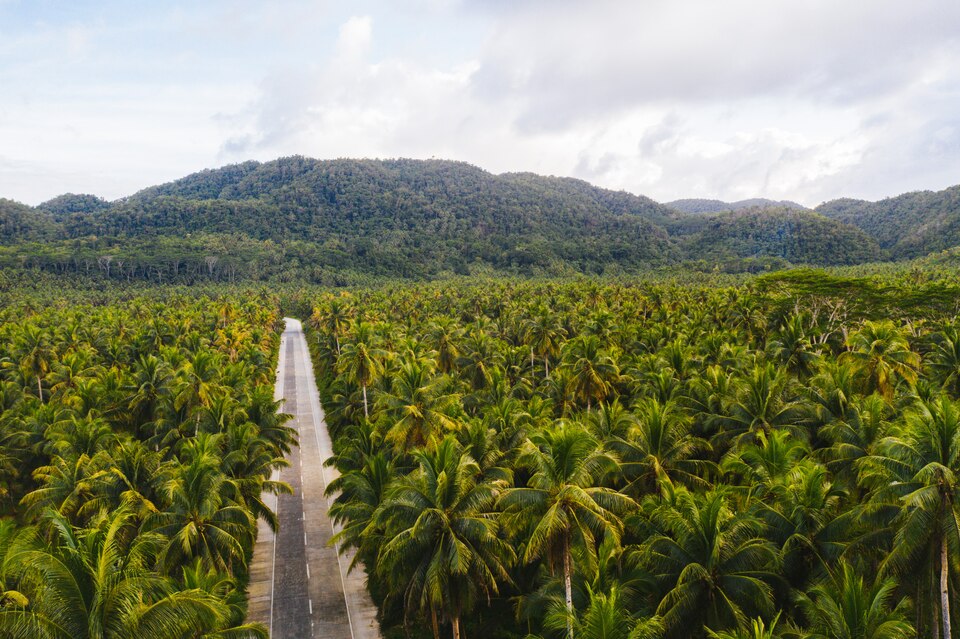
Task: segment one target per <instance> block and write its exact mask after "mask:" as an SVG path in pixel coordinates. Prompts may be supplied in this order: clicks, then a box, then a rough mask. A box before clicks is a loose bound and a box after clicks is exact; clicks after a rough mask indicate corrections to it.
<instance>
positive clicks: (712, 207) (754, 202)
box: [664, 197, 807, 214]
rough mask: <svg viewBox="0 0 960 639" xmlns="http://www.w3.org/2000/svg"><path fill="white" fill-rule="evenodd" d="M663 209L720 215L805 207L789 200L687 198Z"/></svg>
mask: <svg viewBox="0 0 960 639" xmlns="http://www.w3.org/2000/svg"><path fill="white" fill-rule="evenodd" d="M664 206H665V207H667V208H669V209H673V210H674V211H679V212H681V213H689V214H702V213H722V212H724V211H740V210H742V209H750V208H779V209H806V208H807V207H805V206H803V205H801V204H797V203H796V202H791V201H790V200H780V201H777V200H768V199H766V198H761V197H757V198H751V199H749V200H740V201H739V202H724V201H722V200H703V199H697V198H688V199H683V200H674V201H673V202H667V203H666V204H664Z"/></svg>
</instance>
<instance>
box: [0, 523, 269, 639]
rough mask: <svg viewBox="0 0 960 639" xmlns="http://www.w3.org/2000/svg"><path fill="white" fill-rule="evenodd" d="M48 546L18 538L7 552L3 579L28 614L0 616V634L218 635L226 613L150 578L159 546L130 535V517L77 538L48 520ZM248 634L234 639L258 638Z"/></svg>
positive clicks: (211, 601)
mask: <svg viewBox="0 0 960 639" xmlns="http://www.w3.org/2000/svg"><path fill="white" fill-rule="evenodd" d="M47 528H48V529H49V530H51V531H52V532H53V539H52V540H51V543H50V544H49V545H48V544H47V543H45V542H44V541H43V538H42V537H41V536H40V535H39V533H38V531H37V530H36V529H32V528H28V529H26V530H24V531H23V532H22V533H21V534H20V535H19V536H18V538H17V539H16V540H15V541H14V544H13V546H12V547H11V548H10V550H8V552H7V556H6V560H5V562H4V573H5V574H7V575H10V576H12V577H13V578H14V579H16V580H17V581H18V583H19V584H20V589H21V590H22V591H23V592H25V593H26V594H27V600H28V601H29V603H28V605H27V606H17V607H5V608H3V609H0V634H3V635H4V636H8V637H23V638H24V639H26V638H28V637H29V638H32V639H122V638H125V637H143V638H144V639H148V638H152V637H156V638H158V639H159V638H163V639H168V638H169V637H180V636H197V635H203V634H204V633H206V632H211V631H216V630H218V629H219V627H220V626H221V625H222V624H223V622H224V620H225V617H226V609H225V607H224V605H223V604H222V603H221V602H220V601H219V600H218V599H217V598H215V597H213V596H210V595H209V594H207V593H204V592H202V591H200V590H177V589H176V588H175V585H174V584H173V582H171V581H170V580H168V579H166V578H164V577H161V576H159V575H157V574H156V573H153V572H151V571H150V566H151V565H152V564H153V561H154V558H155V553H156V549H157V547H158V546H159V543H160V541H161V540H160V538H159V537H158V536H157V535H155V534H151V533H143V532H138V531H136V530H135V529H133V528H132V527H131V518H130V514H129V513H128V512H126V511H124V510H120V511H117V512H114V513H110V514H104V515H102V517H101V519H100V520H99V521H98V522H95V526H94V527H92V528H89V529H83V530H79V531H78V530H75V529H73V528H72V527H71V526H70V524H69V522H67V521H66V520H65V519H64V518H62V517H61V516H59V515H51V519H50V521H49V523H48V525H47ZM256 630H258V631H259V632H251V633H248V634H246V635H240V636H251V637H252V636H263V633H262V628H257V629H256Z"/></svg>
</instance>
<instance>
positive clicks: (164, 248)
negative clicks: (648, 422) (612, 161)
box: [0, 156, 960, 279]
mask: <svg viewBox="0 0 960 639" xmlns="http://www.w3.org/2000/svg"><path fill="white" fill-rule="evenodd" d="M691 201H698V202H702V201H699V200H691ZM5 202H7V203H6V204H4V205H3V206H0V228H3V229H10V232H9V233H7V234H6V237H5V241H4V242H3V244H6V245H7V248H6V249H5V252H3V253H0V265H6V266H10V265H13V264H17V263H19V264H32V265H34V266H37V267H40V268H56V269H69V268H77V269H79V268H81V267H80V266H78V265H79V264H81V263H85V264H88V265H89V263H90V262H91V261H93V262H98V261H99V260H100V258H101V257H103V256H104V255H105V252H109V253H110V254H111V255H113V254H118V255H119V254H122V255H123V256H124V259H123V260H122V261H123V263H124V264H125V268H128V269H132V270H133V275H131V276H132V277H139V276H142V274H143V273H156V274H157V275H156V277H158V278H162V277H163V275H162V274H161V273H164V272H168V273H169V274H172V275H173V276H175V277H176V276H179V275H180V274H181V270H180V269H179V266H178V265H179V263H180V262H182V261H186V262H190V263H195V264H198V265H207V271H208V275H213V274H214V272H215V270H216V268H222V267H223V265H225V264H233V265H234V266H233V268H234V271H233V273H237V272H239V273H241V276H243V273H244V272H248V271H249V272H253V273H255V274H257V275H256V277H261V276H263V275H262V274H263V273H273V274H276V273H279V272H284V269H285V268H286V267H284V266H281V265H280V263H281V262H283V261H288V262H292V263H293V266H291V267H290V269H292V271H293V272H294V274H291V275H288V276H287V277H299V278H302V277H306V278H308V279H310V278H313V279H317V277H320V275H318V274H324V276H326V274H329V273H335V272H337V271H338V269H340V270H351V271H356V272H364V273H372V274H379V275H386V276H389V275H399V276H402V277H433V276H436V275H438V274H440V273H443V272H455V273H466V272H470V271H471V270H475V269H476V268H486V267H489V268H493V269H496V270H508V271H513V272H520V273H534V272H548V273H564V272H570V273H572V272H580V273H600V272H606V271H610V270H611V269H612V270H614V271H623V272H639V271H642V270H644V269H647V268H652V267H662V266H669V265H677V264H681V263H683V264H694V265H695V268H718V267H719V268H729V269H742V268H749V269H756V268H760V269H766V268H779V267H781V266H784V265H789V264H810V265H837V264H858V263H863V262H867V261H876V260H879V259H885V258H889V257H890V256H891V255H892V253H891V251H890V250H889V248H888V247H887V246H885V245H884V243H883V242H881V241H879V240H878V239H876V238H875V237H874V236H873V234H872V233H871V227H870V226H869V225H858V224H857V223H856V222H858V221H862V218H863V216H860V217H858V215H857V214H849V215H848V214H846V213H844V211H847V210H848V209H849V210H850V211H854V212H856V211H860V210H861V209H862V208H863V207H865V206H867V205H869V204H870V203H865V202H863V201H854V200H845V201H843V202H841V204H838V205H835V206H833V207H832V208H831V207H829V206H827V204H828V203H825V204H824V205H821V206H822V207H825V208H824V209H823V210H822V211H820V212H815V211H811V210H808V209H805V208H803V207H800V206H799V205H797V204H796V203H793V202H787V203H785V204H783V203H775V202H773V201H772V200H764V199H754V200H743V201H741V202H740V203H734V204H745V203H754V205H753V206H746V205H744V206H742V207H741V208H739V209H738V210H734V211H729V210H728V211H726V212H719V213H715V212H706V211H703V212H698V213H683V212H681V211H678V210H676V209H673V208H670V206H668V205H664V204H660V203H658V202H656V201H654V200H652V199H650V198H648V197H645V196H642V195H635V194H632V193H628V192H626V191H614V190H610V189H604V188H600V187H597V186H595V185H592V184H590V183H589V182H586V181H584V180H579V179H576V178H569V177H555V176H542V175H537V174H535V173H530V172H511V173H502V174H499V175H498V174H493V173H490V172H488V171H485V170H483V169H481V168H479V167H476V166H473V165H471V164H468V163H465V162H456V161H449V160H409V159H394V160H354V159H340V160H315V159H311V158H305V157H302V156H291V157H286V158H279V159H277V160H273V161H270V162H257V161H252V160H251V161H247V162H242V163H238V164H231V165H226V166H224V167H220V168H218V169H206V170H203V171H199V172H196V173H192V174H189V175H187V176H184V177H183V178H180V179H178V180H174V181H172V182H167V183H164V184H159V185H154V186H151V187H147V188H145V189H141V190H140V191H137V192H135V193H133V194H131V195H129V196H126V197H124V198H120V199H118V200H115V201H113V202H107V201H106V200H103V199H102V198H98V197H96V196H91V195H84V194H64V195H61V196H58V197H56V198H53V199H51V200H48V201H47V202H44V203H42V204H40V205H39V206H37V207H28V206H26V205H22V204H18V203H12V202H10V201H5ZM757 203H759V204H757ZM722 204H725V205H726V204H728V203H722ZM958 243H960V242H958ZM241 254H243V257H242V258H241ZM211 263H212V264H216V265H219V266H216V267H214V266H210V264H211ZM251 264H252V265H251ZM86 268H89V266H87V267H86ZM196 270H197V271H198V272H200V271H203V270H204V269H202V268H200V266H198V267H197V268H196ZM111 272H112V271H111ZM231 277H233V275H231Z"/></svg>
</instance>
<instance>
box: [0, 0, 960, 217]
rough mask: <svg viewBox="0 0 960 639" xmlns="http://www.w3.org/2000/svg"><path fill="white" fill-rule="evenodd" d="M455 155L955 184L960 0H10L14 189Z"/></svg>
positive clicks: (832, 184) (654, 188)
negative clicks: (232, 167) (317, 161)
mask: <svg viewBox="0 0 960 639" xmlns="http://www.w3.org/2000/svg"><path fill="white" fill-rule="evenodd" d="M287 155H305V156H309V157H316V158H323V159H326V158H340V157H355V158H394V157H408V158H442V159H454V160H462V161H466V162H470V163H472V164H476V165H478V166H480V167H482V168H484V169H486V170H488V171H491V172H494V173H501V172H506V171H533V172H536V173H541V174H547V175H560V176H573V177H578V178H582V179H585V180H588V181H590V182H592V183H594V184H597V185H600V186H603V187H607V188H612V189H623V190H626V191H630V192H632V193H637V194H643V195H646V196H649V197H652V198H653V199H655V200H658V201H661V202H664V201H670V200H673V199H677V198H684V197H704V198H719V199H723V200H728V201H732V200H738V199H744V198H749V197H768V198H773V199H791V200H795V201H797V202H800V203H802V204H805V205H807V206H816V205H817V204H819V203H821V202H823V201H826V200H829V199H833V198H836V197H858V198H865V199H871V200H873V199H880V198H883V197H888V196H893V195H897V194H899V193H902V192H906V191H916V190H922V189H942V188H945V187H947V186H951V185H954V184H957V183H960V2H957V1H956V0H910V1H909V2H904V1H903V0H843V1H842V2H838V1H837V0H804V1H803V2H798V1H797V0H789V1H787V0H723V1H722V2H718V1H717V0H380V1H373V0H371V1H364V0H356V1H352V2H347V1H344V0H341V1H332V0H312V1H306V0H302V1H301V0H273V1H271V2H265V1H264V2H253V1H248V0H207V1H204V0H193V1H192V2H170V1H167V0H153V1H140V0H123V1H120V0H100V1H97V2H94V1H87V0H59V1H55V0H0V197H7V198H11V199H16V200H19V201H22V202H25V203H28V204H38V203H40V202H42V201H44V200H46V199H49V198H51V197H53V196H55V195H58V194H60V193H64V192H74V193H94V194H97V195H100V196H102V197H106V198H107V199H115V198H118V197H122V196H125V195H129V194H131V193H133V192H135V191H137V190H139V189H141V188H144V187H147V186H150V185H153V184H158V183H162V182H167V181H170V180H174V179H176V178H179V177H182V176H184V175H187V174H189V173H192V172H194V171H198V170H201V169H204V168H213V167H218V166H222V165H225V164H231V163H236V162H242V161H245V160H249V159H255V160H260V161H269V160H271V159H275V158H277V157H281V156H287Z"/></svg>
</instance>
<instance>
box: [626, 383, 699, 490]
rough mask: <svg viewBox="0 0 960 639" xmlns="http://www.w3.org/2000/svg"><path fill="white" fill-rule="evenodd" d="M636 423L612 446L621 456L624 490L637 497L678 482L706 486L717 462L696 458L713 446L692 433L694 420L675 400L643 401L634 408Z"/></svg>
mask: <svg viewBox="0 0 960 639" xmlns="http://www.w3.org/2000/svg"><path fill="white" fill-rule="evenodd" d="M633 421H634V426H633V427H632V428H630V430H629V431H628V432H627V434H626V436H625V437H617V438H615V439H613V440H612V441H611V442H610V444H609V446H610V448H611V450H613V451H614V452H615V453H616V454H617V456H618V457H619V459H620V470H621V472H622V473H623V478H624V480H625V481H626V482H627V484H626V486H624V488H623V491H624V492H625V493H627V494H628V495H631V496H633V497H634V498H640V497H643V496H644V495H653V494H660V493H661V491H663V490H666V489H667V488H668V487H673V486H674V485H675V484H676V483H679V484H682V485H685V486H690V487H698V488H706V487H707V486H708V482H707V481H706V479H705V477H706V476H707V475H708V474H709V473H710V472H711V471H712V470H713V468H714V464H711V463H710V462H708V461H706V460H703V459H696V458H695V456H696V455H697V454H699V453H706V452H709V451H710V445H709V444H708V443H707V442H706V441H705V440H703V439H700V438H699V437H695V436H693V435H692V434H691V433H690V426H691V420H690V419H689V418H688V417H687V416H686V415H685V414H684V413H683V412H682V411H681V409H680V407H679V406H678V405H677V404H676V403H675V402H667V403H665V404H662V403H660V401H659V400H656V399H644V400H641V401H640V402H639V403H638V404H637V406H636V407H635V408H634V415H633Z"/></svg>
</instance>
